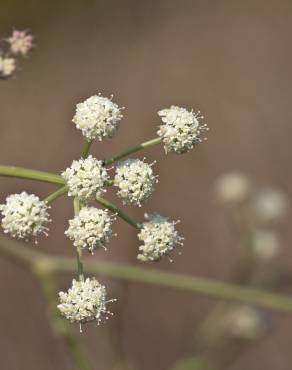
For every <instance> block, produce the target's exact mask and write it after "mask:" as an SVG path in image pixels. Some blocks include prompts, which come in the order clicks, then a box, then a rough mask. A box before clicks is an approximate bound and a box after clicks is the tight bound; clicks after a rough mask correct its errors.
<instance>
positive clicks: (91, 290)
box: [58, 278, 112, 324]
mask: <svg viewBox="0 0 292 370" xmlns="http://www.w3.org/2000/svg"><path fill="white" fill-rule="evenodd" d="M59 301H60V304H59V305H58V308H59V310H60V312H61V314H62V315H63V316H65V317H66V319H68V320H70V321H71V322H77V323H79V324H82V323H86V322H89V321H95V320H96V321H97V322H98V324H99V323H100V322H101V321H102V319H103V318H107V317H108V315H109V314H110V312H109V311H107V309H106V304H107V303H108V302H111V301H112V300H111V301H107V300H106V289H105V286H103V285H101V284H99V282H98V281H97V280H96V279H95V278H92V279H90V278H87V279H86V280H80V281H77V280H75V279H74V280H73V281H72V287H71V288H69V290H68V292H66V293H65V292H60V293H59Z"/></svg>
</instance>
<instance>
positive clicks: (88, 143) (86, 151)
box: [81, 140, 92, 158]
mask: <svg viewBox="0 0 292 370" xmlns="http://www.w3.org/2000/svg"><path fill="white" fill-rule="evenodd" d="M91 144H92V140H90V141H86V142H85V144H84V146H83V149H82V152H81V157H82V158H87V156H88V154H89V150H90V147H91Z"/></svg>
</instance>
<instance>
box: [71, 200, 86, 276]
mask: <svg viewBox="0 0 292 370" xmlns="http://www.w3.org/2000/svg"><path fill="white" fill-rule="evenodd" d="M73 205H74V214H75V216H77V215H78V213H79V212H80V201H79V199H78V198H77V197H75V198H74V201H73ZM77 272H78V277H79V280H84V274H83V262H82V249H81V248H80V247H77Z"/></svg>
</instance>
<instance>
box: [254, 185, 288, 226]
mask: <svg viewBox="0 0 292 370" xmlns="http://www.w3.org/2000/svg"><path fill="white" fill-rule="evenodd" d="M287 210H288V200H287V198H286V196H285V194H283V193H282V192H280V191H278V190H276V189H272V188H267V189H263V190H261V191H259V192H258V193H257V194H256V196H255V199H254V202H253V204H252V211H253V213H254V215H255V217H256V219H257V221H259V222H260V223H270V222H274V221H278V220H279V219H280V218H281V217H283V216H284V215H285V214H286V213H287Z"/></svg>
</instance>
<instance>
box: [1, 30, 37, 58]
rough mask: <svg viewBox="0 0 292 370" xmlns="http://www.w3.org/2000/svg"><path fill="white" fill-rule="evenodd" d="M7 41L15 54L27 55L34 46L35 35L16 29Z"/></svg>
mask: <svg viewBox="0 0 292 370" xmlns="http://www.w3.org/2000/svg"><path fill="white" fill-rule="evenodd" d="M7 41H8V42H9V43H10V50H11V53H13V54H21V55H26V54H27V53H28V52H29V51H30V50H31V49H32V47H33V36H32V35H30V34H28V33H27V31H17V30H14V31H13V33H12V35H11V36H10V37H9V38H8V40H7Z"/></svg>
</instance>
